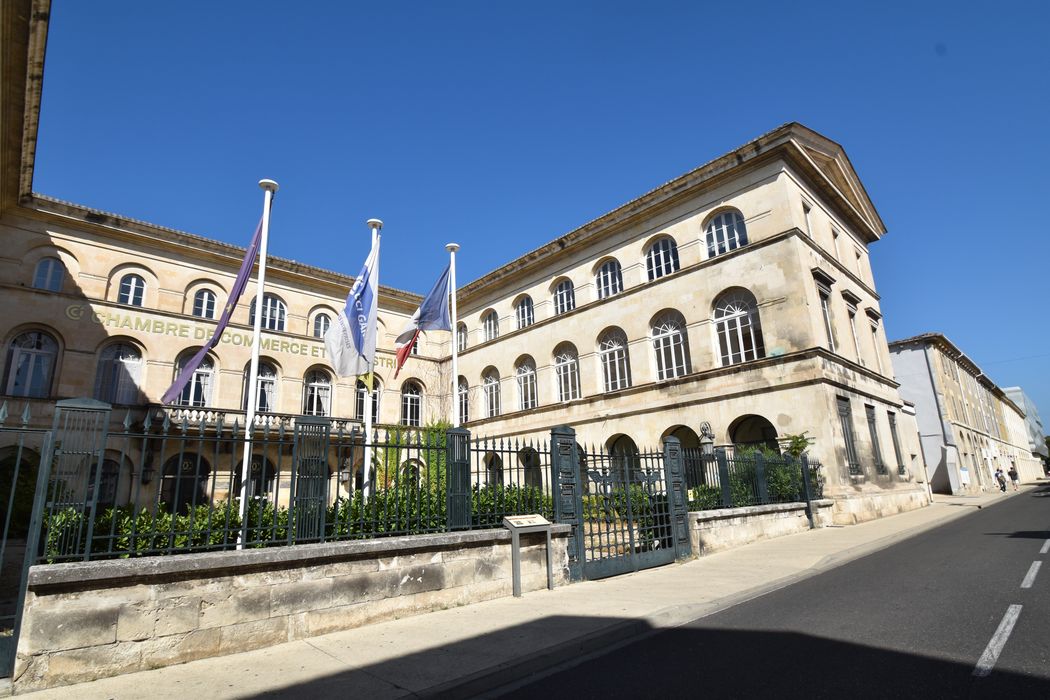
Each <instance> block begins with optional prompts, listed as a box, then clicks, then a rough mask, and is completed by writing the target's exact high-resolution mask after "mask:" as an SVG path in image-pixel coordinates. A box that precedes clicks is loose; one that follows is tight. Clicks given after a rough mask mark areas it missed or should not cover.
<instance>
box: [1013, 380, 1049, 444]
mask: <svg viewBox="0 0 1050 700" xmlns="http://www.w3.org/2000/svg"><path fill="white" fill-rule="evenodd" d="M1003 391H1005V392H1006V395H1007V396H1009V397H1010V400H1011V401H1013V402H1014V403H1015V404H1017V405H1018V406H1019V407H1020V408H1021V410H1022V411H1023V412H1024V425H1025V430H1026V431H1027V433H1028V449H1029V450H1030V451H1031V453H1032V454H1033V455H1036V456H1038V457H1041V458H1043V459H1044V460H1045V459H1047V458H1048V457H1050V454H1048V452H1050V451H1048V450H1047V447H1046V430H1044V429H1043V419H1042V418H1040V417H1039V409H1037V408H1036V407H1035V402H1034V401H1032V399H1031V397H1029V396H1028V394H1026V393H1024V389H1022V388H1021V387H1019V386H1008V387H1006V388H1005V389H1003Z"/></svg>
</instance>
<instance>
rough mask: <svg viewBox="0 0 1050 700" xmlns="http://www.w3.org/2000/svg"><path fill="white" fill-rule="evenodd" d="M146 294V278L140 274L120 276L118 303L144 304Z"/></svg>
mask: <svg viewBox="0 0 1050 700" xmlns="http://www.w3.org/2000/svg"><path fill="white" fill-rule="evenodd" d="M145 294H146V280H144V279H142V277H140V276H139V275H124V276H123V277H121V278H120V290H119V291H118V292H117V303H118V304H129V305H131V306H142V299H143V297H144V296H145Z"/></svg>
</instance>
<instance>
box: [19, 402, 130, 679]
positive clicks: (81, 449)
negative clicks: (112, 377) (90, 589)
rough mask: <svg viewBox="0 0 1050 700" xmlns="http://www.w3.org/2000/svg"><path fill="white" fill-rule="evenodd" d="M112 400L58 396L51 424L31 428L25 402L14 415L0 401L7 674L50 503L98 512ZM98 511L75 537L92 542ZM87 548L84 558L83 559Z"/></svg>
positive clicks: (56, 506) (58, 543)
mask: <svg viewBox="0 0 1050 700" xmlns="http://www.w3.org/2000/svg"><path fill="white" fill-rule="evenodd" d="M109 414H110V406H109V405H108V404H104V403H100V402H98V401H93V400H91V399H71V400H68V401H59V402H58V404H56V406H55V415H54V421H53V423H52V427H51V430H50V431H48V430H43V429H40V428H34V427H31V426H30V424H31V422H32V416H31V413H30V407H29V404H28V403H27V404H26V406H25V409H24V410H23V411H22V413H21V415H20V416H19V417H17V418H16V419H15V420H13V421H10V420H9V418H10V416H9V414H8V406H7V403H6V402H5V403H3V404H2V405H0V517H2V520H3V536H2V537H3V538H2V540H0V677H9V676H10V675H11V672H12V670H13V667H14V660H15V650H16V648H17V646H18V634H19V630H20V627H21V623H22V606H23V603H24V602H25V596H26V587H27V585H28V581H29V567H30V566H31V565H32V564H33V563H34V561H35V560H36V559H37V556H38V554H39V551H40V546H41V543H40V537H41V529H42V527H41V525H42V518H43V515H44V512H45V510H47V509H50V510H51V511H54V510H55V509H56V508H78V509H81V510H86V511H88V512H89V513H93V512H94V509H95V507H96V505H97V500H98V492H99V481H100V479H101V473H102V470H101V469H100V468H99V466H98V465H100V464H102V460H103V452H104V448H105V435H106V429H107V428H108V425H109ZM93 520H94V518H85V519H84V520H83V521H82V522H86V523H89V524H87V525H86V527H87V531H86V532H77V533H74V534H73V535H70V536H71V537H72V536H74V535H75V539H76V542H77V543H79V542H80V541H82V540H83V539H86V540H87V541H88V542H90V541H91V540H90V538H91V534H92V533H91V532H90V529H91V525H90V523H91V522H93ZM63 544H70V543H61V542H56V543H55V545H56V546H62V545H63ZM86 556H87V555H86V553H85V558H86Z"/></svg>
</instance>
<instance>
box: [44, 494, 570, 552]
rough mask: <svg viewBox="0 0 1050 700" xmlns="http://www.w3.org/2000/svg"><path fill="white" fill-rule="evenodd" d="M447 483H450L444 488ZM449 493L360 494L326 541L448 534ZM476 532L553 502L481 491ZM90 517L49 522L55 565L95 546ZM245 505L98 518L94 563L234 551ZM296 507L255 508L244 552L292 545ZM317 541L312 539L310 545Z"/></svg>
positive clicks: (331, 524) (337, 508)
mask: <svg viewBox="0 0 1050 700" xmlns="http://www.w3.org/2000/svg"><path fill="white" fill-rule="evenodd" d="M440 485H441V486H443V483H442V484H440ZM446 505H447V501H446V495H445V491H444V488H440V489H439V488H427V487H426V486H420V485H414V484H412V485H409V484H405V483H402V484H400V486H399V487H398V488H390V489H383V490H380V491H377V492H376V493H375V494H373V495H372V496H371V497H370V498H368V499H367V500H366V499H365V498H364V496H363V495H362V493H361V492H360V491H358V492H356V493H355V494H354V495H353V496H351V497H348V498H346V497H344V498H339V499H337V500H336V501H335V502H334V503H332V504H330V505H328V506H327V507H326V508H325V513H324V532H325V539H326V540H338V539H364V538H370V537H376V536H382V535H388V534H421V533H426V532H442V531H444V530H445V528H446V526H447V519H446ZM471 505H472V508H473V518H472V522H473V525H474V527H498V526H499V525H500V524H501V523H502V521H503V517H504V516H505V515H511V514H524V513H540V514H541V515H543V516H544V517H546V518H548V519H553V517H554V503H553V501H552V500H551V497H550V496H548V495H546V494H544V493H543V491H542V489H539V488H535V487H527V486H503V485H490V486H484V487H478V486H475V487H474V489H473V492H472V494H471ZM88 524H89V523H88V516H87V514H86V513H85V512H84V511H82V510H80V509H79V508H65V509H62V510H59V511H56V512H54V513H52V514H50V515H49V516H48V517H47V518H46V523H45V528H44V536H43V540H44V542H43V551H44V556H45V558H46V559H47V561H48V562H49V563H53V562H55V561H58V560H61V559H64V558H69V557H71V556H72V557H74V558H80V556H82V555H83V553H84V552H85V551H86V549H87V546H88V542H87V539H88ZM241 525H242V523H241V516H240V509H239V500H238V499H234V500H232V501H221V502H218V503H216V504H214V505H213V506H208V505H200V506H197V507H195V508H192V509H190V510H189V512H187V513H186V514H178V513H175V514H173V513H169V512H167V511H166V510H165V509H164V508H163V507H161V508H160V509H159V510H158V511H157V512H156V513H154V512H152V511H150V510H148V509H140V510H138V511H135V510H134V509H133V508H132V507H131V506H120V507H117V508H107V509H106V510H104V511H101V512H100V513H99V514H98V515H97V516H96V517H95V520H94V528H93V532H92V536H91V543H90V548H91V555H92V556H91V558H92V559H101V558H111V557H130V556H143V555H146V554H150V555H153V554H173V553H183V552H203V551H209V550H215V549H230V548H232V547H233V546H235V545H236V543H237V540H238V537H239V535H240V532H241ZM292 525H293V527H292V528H291V530H292V537H291V540H292V541H290V538H289V527H290V524H289V510H288V508H286V507H285V506H275V505H274V504H273V503H271V502H269V501H266V500H253V501H251V502H250V503H249V505H248V514H247V537H246V540H245V543H244V546H245V547H250V548H255V547H275V546H282V545H286V544H292V543H293V541H294V540H295V536H294V533H295V528H294V523H293V524H292ZM310 541H313V540H310Z"/></svg>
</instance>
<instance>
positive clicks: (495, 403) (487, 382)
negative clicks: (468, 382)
mask: <svg viewBox="0 0 1050 700" xmlns="http://www.w3.org/2000/svg"><path fill="white" fill-rule="evenodd" d="M481 384H482V387H483V388H484V390H485V417H486V418H495V417H496V416H498V415H499V413H500V400H499V372H497V371H496V370H495V369H489V370H487V371H486V372H485V374H484V375H482V377H481Z"/></svg>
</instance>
